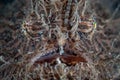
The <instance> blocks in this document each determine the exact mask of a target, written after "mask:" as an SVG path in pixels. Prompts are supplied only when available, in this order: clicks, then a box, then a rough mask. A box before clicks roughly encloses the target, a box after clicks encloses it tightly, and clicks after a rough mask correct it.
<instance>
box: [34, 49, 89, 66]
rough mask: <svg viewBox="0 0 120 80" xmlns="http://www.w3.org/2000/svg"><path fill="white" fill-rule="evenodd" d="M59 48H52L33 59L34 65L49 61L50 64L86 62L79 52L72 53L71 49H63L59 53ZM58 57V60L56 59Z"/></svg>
mask: <svg viewBox="0 0 120 80" xmlns="http://www.w3.org/2000/svg"><path fill="white" fill-rule="evenodd" d="M59 52H60V49H59V48H57V49H54V50H51V51H48V52H47V53H43V55H41V56H39V57H38V58H37V59H36V60H35V61H34V65H36V64H44V63H50V64H52V65H55V64H59V62H60V63H64V64H66V65H75V64H77V63H80V62H87V61H86V59H85V58H84V57H82V56H81V55H80V54H79V55H78V54H74V52H73V51H67V50H65V51H64V53H63V54H62V55H61V54H59ZM58 59H59V61H58Z"/></svg>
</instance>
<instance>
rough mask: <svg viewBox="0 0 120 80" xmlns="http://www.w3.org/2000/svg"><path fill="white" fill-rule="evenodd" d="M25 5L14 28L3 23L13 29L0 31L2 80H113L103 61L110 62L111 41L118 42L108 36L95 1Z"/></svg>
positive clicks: (30, 0) (42, 0)
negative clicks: (107, 60)
mask: <svg viewBox="0 0 120 80" xmlns="http://www.w3.org/2000/svg"><path fill="white" fill-rule="evenodd" d="M25 2H26V3H24V2H22V1H21V3H23V4H24V5H22V4H21V9H20V10H19V11H18V12H16V13H15V14H14V15H13V17H14V18H16V22H12V21H9V17H8V19H7V20H2V21H0V23H1V22H2V23H3V27H4V26H9V27H4V28H3V27H0V31H2V32H0V33H1V34H0V40H1V37H2V38H3V40H1V41H2V42H1V44H2V46H3V47H2V48H1V45H0V49H1V52H0V55H2V56H0V79H2V80H110V79H112V78H111V77H110V75H111V74H112V73H111V74H110V75H109V74H106V73H110V71H109V69H108V68H107V69H106V67H105V66H108V65H109V63H108V65H107V64H106V58H105V57H108V59H110V58H111V57H110V56H109V55H111V54H109V55H108V52H112V49H113V46H111V44H112V45H113V43H112V41H114V43H115V42H116V40H118V39H119V38H118V37H113V36H109V37H108V36H107V34H108V33H109V31H106V30H107V27H105V30H104V28H103V27H102V26H101V23H100V20H99V19H100V18H99V17H98V15H97V14H96V11H95V9H94V4H93V1H92V0H25ZM18 3H19V1H14V3H12V6H13V7H14V6H15V4H18ZM13 12H14V10H13ZM19 12H23V13H19ZM21 16H23V17H21ZM13 21H14V20H13ZM18 24H19V26H20V27H19V28H15V26H16V25H18ZM106 24H107V23H106ZM107 32H108V33H107ZM113 38H114V40H113ZM118 57H119V56H118ZM115 60H116V59H115ZM1 64H2V65H1ZM114 64H115V63H114ZM105 71H106V72H105ZM118 76H119V75H118Z"/></svg>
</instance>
